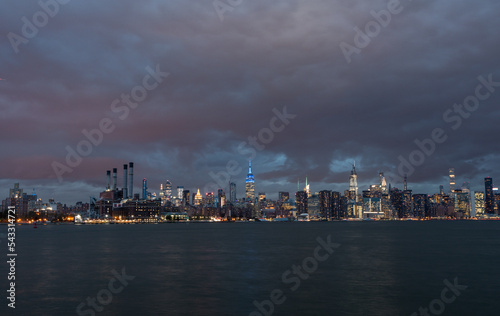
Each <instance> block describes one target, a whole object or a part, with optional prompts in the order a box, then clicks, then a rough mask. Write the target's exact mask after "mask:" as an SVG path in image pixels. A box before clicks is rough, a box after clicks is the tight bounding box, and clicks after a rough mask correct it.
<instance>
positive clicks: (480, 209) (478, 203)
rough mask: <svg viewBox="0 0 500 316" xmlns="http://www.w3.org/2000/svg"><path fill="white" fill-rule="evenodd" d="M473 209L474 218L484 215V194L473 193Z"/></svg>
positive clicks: (479, 192)
mask: <svg viewBox="0 0 500 316" xmlns="http://www.w3.org/2000/svg"><path fill="white" fill-rule="evenodd" d="M474 207H475V209H476V216H483V215H484V192H482V191H476V192H474Z"/></svg>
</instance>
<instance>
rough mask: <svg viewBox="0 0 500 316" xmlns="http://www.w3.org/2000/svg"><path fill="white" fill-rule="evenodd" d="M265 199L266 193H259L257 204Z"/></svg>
mask: <svg viewBox="0 0 500 316" xmlns="http://www.w3.org/2000/svg"><path fill="white" fill-rule="evenodd" d="M265 199H266V193H264V192H259V202H260V201H264V200H265Z"/></svg>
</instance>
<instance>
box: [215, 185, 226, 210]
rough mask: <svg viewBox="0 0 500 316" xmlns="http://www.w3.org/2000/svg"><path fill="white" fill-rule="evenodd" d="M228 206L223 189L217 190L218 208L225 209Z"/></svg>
mask: <svg viewBox="0 0 500 316" xmlns="http://www.w3.org/2000/svg"><path fill="white" fill-rule="evenodd" d="M225 204H226V194H225V193H224V190H223V189H219V190H217V207H218V208H221V207H224V205H225Z"/></svg>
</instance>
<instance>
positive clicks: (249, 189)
mask: <svg viewBox="0 0 500 316" xmlns="http://www.w3.org/2000/svg"><path fill="white" fill-rule="evenodd" d="M245 191H246V194H245V197H246V200H247V201H249V202H254V201H255V179H254V178H253V173H252V161H251V160H249V161H248V175H247V179H246V183H245Z"/></svg>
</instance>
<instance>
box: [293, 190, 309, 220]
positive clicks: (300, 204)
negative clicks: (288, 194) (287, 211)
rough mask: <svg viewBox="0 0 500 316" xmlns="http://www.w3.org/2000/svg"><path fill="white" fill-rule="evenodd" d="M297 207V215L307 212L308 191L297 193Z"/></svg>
mask: <svg viewBox="0 0 500 316" xmlns="http://www.w3.org/2000/svg"><path fill="white" fill-rule="evenodd" d="M295 208H296V209H297V216H298V215H300V214H304V213H307V193H306V192H305V191H297V193H295Z"/></svg>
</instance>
